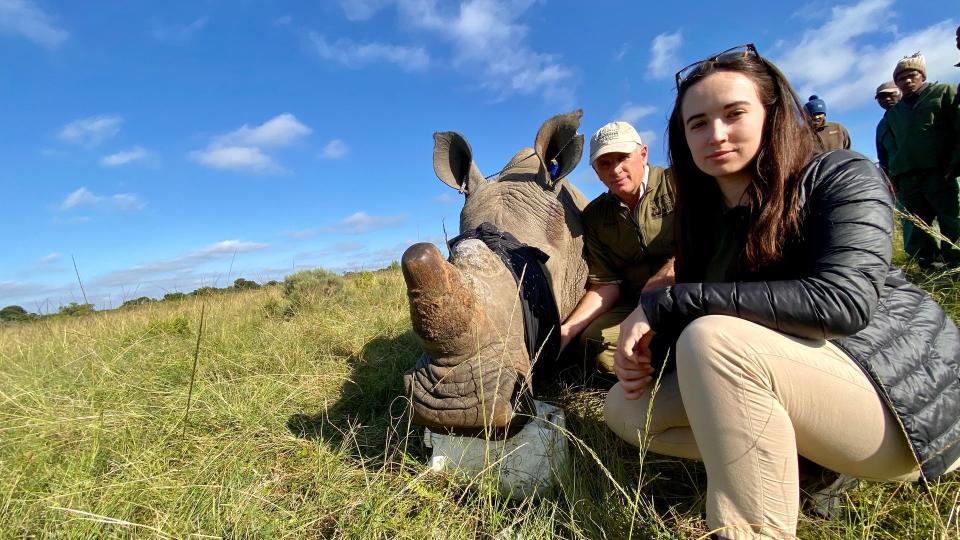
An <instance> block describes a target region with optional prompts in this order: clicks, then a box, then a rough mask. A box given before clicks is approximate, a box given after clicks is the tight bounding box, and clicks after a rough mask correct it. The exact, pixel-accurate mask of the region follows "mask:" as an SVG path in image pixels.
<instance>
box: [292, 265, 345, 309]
mask: <svg viewBox="0 0 960 540" xmlns="http://www.w3.org/2000/svg"><path fill="white" fill-rule="evenodd" d="M343 285H344V279H343V278H342V277H340V276H338V275H336V274H334V273H333V272H329V271H327V270H324V269H322V268H317V269H314V270H304V271H302V272H297V273H295V274H290V275H289V276H287V277H285V278H283V295H284V296H285V297H286V298H287V300H289V301H290V303H291V304H292V305H293V307H294V308H296V309H304V308H309V307H310V306H313V305H314V304H316V303H318V302H320V301H322V300H324V299H326V298H329V297H331V296H334V295H336V294H338V293H339V292H340V291H342V290H343Z"/></svg>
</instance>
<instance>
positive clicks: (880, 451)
mask: <svg viewBox="0 0 960 540" xmlns="http://www.w3.org/2000/svg"><path fill="white" fill-rule="evenodd" d="M676 351H677V369H676V372H673V373H670V374H668V375H665V376H664V377H663V378H662V379H661V381H660V385H659V387H658V388H656V389H655V390H654V389H650V390H647V391H646V392H645V393H644V395H643V396H642V397H641V398H640V399H638V400H627V399H625V398H624V392H623V390H622V389H621V387H620V385H619V384H618V385H616V386H614V387H613V389H611V390H610V393H609V394H608V395H607V400H606V406H605V410H604V415H605V418H606V421H607V424H608V425H609V426H610V428H611V429H612V430H613V431H614V432H616V433H617V435H619V436H620V437H622V438H624V439H625V440H627V441H629V442H631V443H632V444H635V445H638V446H644V445H648V446H647V447H648V448H649V449H650V451H652V452H656V453H659V454H666V455H671V456H678V457H684V458H690V459H697V460H701V461H703V463H704V466H705V467H706V470H707V525H708V526H709V527H710V528H711V529H714V530H716V532H717V534H718V535H719V536H721V537H722V538H729V539H740V538H782V537H788V538H789V537H792V536H795V534H796V525H797V513H798V507H799V498H800V496H799V486H798V481H797V455H798V454H799V455H802V456H804V457H806V458H808V459H810V460H811V461H813V462H815V463H818V464H820V465H822V466H824V467H827V468H828V469H831V470H833V471H836V472H839V473H841V474H846V475H850V476H856V477H859V478H866V479H876V480H908V479H916V478H917V477H918V476H919V472H918V471H919V465H918V464H917V462H916V459H915V458H914V456H913V453H912V452H911V450H910V448H909V446H908V443H907V439H906V435H905V434H904V432H903V430H902V428H901V427H900V424H899V422H898V421H897V419H896V418H895V417H894V416H893V415H892V414H891V413H890V412H889V411H888V409H887V407H886V406H885V405H884V404H883V401H882V400H881V398H880V396H879V395H878V394H877V392H876V390H875V389H874V387H873V385H872V384H871V382H870V380H869V379H867V376H866V375H865V374H864V373H863V372H862V371H861V370H860V368H859V367H857V365H856V364H855V363H854V362H853V360H851V359H850V358H849V357H848V356H847V355H846V354H845V353H844V352H843V351H842V350H840V349H839V348H838V347H836V346H835V345H833V344H832V343H830V342H828V341H822V340H808V339H800V338H795V337H790V336H786V335H784V334H781V333H778V332H776V331H773V330H770V329H768V328H766V327H763V326H760V325H757V324H754V323H751V322H749V321H746V320H743V319H738V318H735V317H726V316H719V315H711V316H707V317H701V318H699V319H697V320H696V321H694V322H693V323H691V324H690V325H689V326H688V327H687V328H686V329H685V330H684V331H683V333H682V334H681V335H680V338H679V340H678V342H677V345H676ZM651 404H652V406H651ZM648 408H649V410H650V411H651V414H650V416H649V417H648V414H647V413H648Z"/></svg>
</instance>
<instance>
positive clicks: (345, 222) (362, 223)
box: [340, 212, 407, 234]
mask: <svg viewBox="0 0 960 540" xmlns="http://www.w3.org/2000/svg"><path fill="white" fill-rule="evenodd" d="M406 220H407V216H405V215H399V216H371V215H369V214H367V213H366V212H356V213H354V214H351V215H350V216H348V217H346V218H344V219H342V220H340V225H341V226H342V227H343V229H344V230H345V231H346V232H348V233H350V234H360V233H365V232H368V231H371V230H375V229H382V228H384V227H390V226H393V225H397V224H399V223H403V222H404V221H406Z"/></svg>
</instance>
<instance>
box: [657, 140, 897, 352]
mask: <svg viewBox="0 0 960 540" xmlns="http://www.w3.org/2000/svg"><path fill="white" fill-rule="evenodd" d="M803 186H804V193H805V200H804V202H803V205H804V210H803V211H804V214H803V216H804V217H803V225H802V231H801V234H802V237H803V239H802V241H803V242H804V243H805V253H806V256H807V258H808V260H807V261H806V262H807V265H806V269H805V270H798V274H800V276H799V277H798V278H797V279H791V280H783V281H754V282H737V283H680V284H677V285H674V286H672V287H669V288H667V289H664V290H660V291H655V292H650V293H647V294H644V295H642V296H641V299H640V305H641V306H642V307H643V309H644V311H645V312H646V314H647V318H648V319H649V321H650V325H651V327H652V328H653V329H654V330H656V331H658V332H665V333H669V334H672V335H677V334H679V332H680V331H681V330H682V329H683V327H684V326H686V324H687V323H689V322H690V321H692V320H693V319H695V318H697V317H701V316H704V315H730V316H734V317H740V318H743V319H746V320H748V321H752V322H755V323H757V324H761V325H763V326H766V327H768V328H771V329H774V330H777V331H779V332H783V333H785V334H790V335H794V336H798V337H804V338H821V339H831V338H835V337H840V336H846V335H851V334H854V333H856V332H858V331H859V330H861V329H863V328H864V327H866V326H867V324H868V323H869V322H870V319H871V317H872V316H873V313H874V310H875V309H876V307H877V303H878V301H879V297H880V290H881V287H882V285H883V281H884V279H885V278H886V275H887V271H888V270H889V268H890V258H891V255H892V249H893V248H892V231H893V210H892V198H891V197H892V196H891V194H890V191H889V189H888V187H887V185H886V182H885V181H884V180H883V177H882V175H881V174H880V172H879V170H878V169H877V168H876V166H875V165H874V164H873V163H871V162H870V161H869V160H868V159H867V158H865V157H863V156H861V155H860V154H857V153H854V152H850V151H845V150H838V151H834V152H828V153H826V154H821V155H820V156H818V157H817V158H815V159H814V161H813V162H812V163H811V164H810V166H809V167H808V168H807V170H806V172H805V174H804V179H803Z"/></svg>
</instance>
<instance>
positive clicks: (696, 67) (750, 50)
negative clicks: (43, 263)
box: [677, 43, 760, 90]
mask: <svg viewBox="0 0 960 540" xmlns="http://www.w3.org/2000/svg"><path fill="white" fill-rule="evenodd" d="M750 56H752V57H759V56H760V53H758V52H757V48H756V47H755V46H754V45H753V43H747V44H746V45H738V46H736V47H731V48H729V49H727V50H725V51H723V52H721V53H718V54H715V55H713V56H711V57H710V58H707V59H705V60H698V61H696V62H694V63H692V64H690V65H689V66H687V67H685V68H683V69H681V70H680V71H678V72H677V90H679V89H680V85H681V84H683V81H686V80H687V79H689V78H690V77H693V76H694V75H696V74H698V73H700V72H701V71H702V70H703V69H705V68H707V67H709V66H723V65H724V64H731V63H733V62H736V61H738V60H742V59H744V58H747V57H750Z"/></svg>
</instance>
